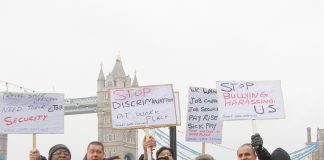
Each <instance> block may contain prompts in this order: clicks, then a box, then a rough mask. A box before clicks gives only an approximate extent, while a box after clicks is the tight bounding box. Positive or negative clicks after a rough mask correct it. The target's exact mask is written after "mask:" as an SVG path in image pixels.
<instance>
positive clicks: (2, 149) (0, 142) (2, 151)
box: [0, 134, 8, 160]
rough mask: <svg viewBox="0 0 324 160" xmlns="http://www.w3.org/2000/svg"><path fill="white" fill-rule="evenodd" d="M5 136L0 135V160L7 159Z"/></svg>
mask: <svg viewBox="0 0 324 160" xmlns="http://www.w3.org/2000/svg"><path fill="white" fill-rule="evenodd" d="M7 141H8V135H7V134H0V160H6V159H7Z"/></svg>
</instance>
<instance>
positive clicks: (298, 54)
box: [0, 0, 324, 160]
mask: <svg viewBox="0 0 324 160" xmlns="http://www.w3.org/2000/svg"><path fill="white" fill-rule="evenodd" d="M323 17H324V2H323V1H321V0H271V1H262V0H261V1H260V0H244V1H242V0H226V1H215V0H209V1H207V0H199V1H192V0H163V1H155V0H119V1H113V0H55V1H48V0H28V1H24V0H16V1H12V0H0V53H1V63H0V74H1V76H0V80H1V81H7V82H10V83H13V84H18V85H21V86H23V87H25V88H30V89H33V90H35V91H37V92H53V91H55V92H61V93H64V95H65V98H81V97H88V96H96V87H97V86H96V80H97V78H98V75H99V70H100V64H101V63H103V70H104V73H105V75H106V74H108V73H109V72H110V71H111V70H112V67H113V65H114V64H115V60H116V58H117V55H118V52H120V55H121V59H122V63H123V66H124V69H125V72H126V74H129V75H130V76H131V77H133V76H134V72H135V70H136V73H137V78H138V81H139V84H140V85H156V84H170V83H172V84H173V87H174V90H177V91H179V93H180V104H181V107H182V108H184V109H185V108H186V107H187V97H188V95H187V93H188V89H189V86H197V87H207V88H215V87H216V81H219V80H240V81H245V80H251V81H254V80H281V85H282V91H283V96H284V104H285V113H286V118H285V119H280V120H259V121H257V122H256V124H257V131H258V132H260V133H261V135H262V136H263V138H264V143H265V147H267V148H268V149H269V150H270V151H272V150H273V149H274V148H276V147H278V146H281V147H283V148H285V149H287V151H288V152H293V151H296V150H298V149H300V148H302V147H304V144H305V141H306V128H307V127H312V131H313V140H315V132H316V129H317V128H324V124H323V122H324V116H323V113H324V112H323V109H322V99H323V95H324V93H323V91H324V85H323V82H324V78H323V71H322V70H323V68H324V63H323V58H322V57H323V56H321V55H323V52H324V45H323V44H324V38H323V37H324V29H323V28H324V18H323ZM1 87H3V86H1ZM9 90H10V89H9ZM185 119H186V113H183V112H182V124H183V125H182V126H181V127H178V128H179V130H182V131H184V128H185V125H184V124H185ZM96 128H97V119H96V115H95V114H90V115H75V116H66V117H65V134H64V135H39V136H38V143H37V145H38V148H39V149H40V150H41V152H42V153H43V154H44V155H47V152H48V149H49V148H50V147H51V146H52V145H54V144H56V143H64V144H67V145H68V146H69V147H70V148H71V150H72V158H73V159H81V157H82V156H83V155H84V153H85V152H86V145H87V144H88V142H90V141H92V140H96V138H97V131H96V130H97V129H96ZM251 134H252V127H251V121H249V120H245V121H226V122H224V125H223V144H222V145H223V146H226V147H228V148H232V149H236V148H237V147H238V146H239V145H241V144H242V143H245V142H249V141H250V136H251ZM181 136H184V135H181V134H180V133H179V137H181ZM31 137H32V136H31V135H9V141H8V159H9V160H14V159H26V157H27V156H28V151H29V149H30V148H31V146H32V145H31V142H32V140H31ZM140 139H141V138H140ZM80 143H81V144H80ZM186 144H187V145H190V146H193V147H194V148H196V149H197V150H199V145H197V143H192V142H191V143H186ZM197 146H198V147H197ZM206 152H207V153H209V154H212V155H213V156H214V157H216V158H217V159H220V160H228V159H235V158H236V153H235V152H234V151H231V150H229V149H224V148H222V147H216V146H214V145H211V144H207V151H206ZM17 153H19V154H17Z"/></svg>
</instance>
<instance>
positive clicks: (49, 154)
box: [48, 144, 71, 160]
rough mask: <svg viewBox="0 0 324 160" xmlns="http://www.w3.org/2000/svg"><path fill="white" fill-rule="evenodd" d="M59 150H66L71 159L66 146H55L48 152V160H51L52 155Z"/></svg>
mask: <svg viewBox="0 0 324 160" xmlns="http://www.w3.org/2000/svg"><path fill="white" fill-rule="evenodd" d="M59 149H64V150H66V151H67V152H69V154H70V159H71V152H70V150H69V148H68V147H67V146H65V145H64V144H57V145H55V146H53V147H52V148H51V149H50V150H49V152H48V160H52V157H53V153H54V152H55V151H57V150H59Z"/></svg>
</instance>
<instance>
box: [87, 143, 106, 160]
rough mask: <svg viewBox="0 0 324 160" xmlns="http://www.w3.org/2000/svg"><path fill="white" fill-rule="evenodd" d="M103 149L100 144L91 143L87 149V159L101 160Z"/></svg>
mask: <svg viewBox="0 0 324 160" xmlns="http://www.w3.org/2000/svg"><path fill="white" fill-rule="evenodd" d="M103 159H104V151H103V148H102V147H101V146H100V145H93V144H91V145H90V146H89V148H88V151H87V160H103Z"/></svg>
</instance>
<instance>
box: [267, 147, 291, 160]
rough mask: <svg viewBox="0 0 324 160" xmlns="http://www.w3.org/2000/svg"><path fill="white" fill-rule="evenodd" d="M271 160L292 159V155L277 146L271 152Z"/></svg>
mask: <svg viewBox="0 0 324 160" xmlns="http://www.w3.org/2000/svg"><path fill="white" fill-rule="evenodd" d="M270 160H290V156H289V154H288V153H287V152H286V151H285V150H284V149H282V148H277V149H275V150H274V151H273V152H272V153H271V158H270Z"/></svg>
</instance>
